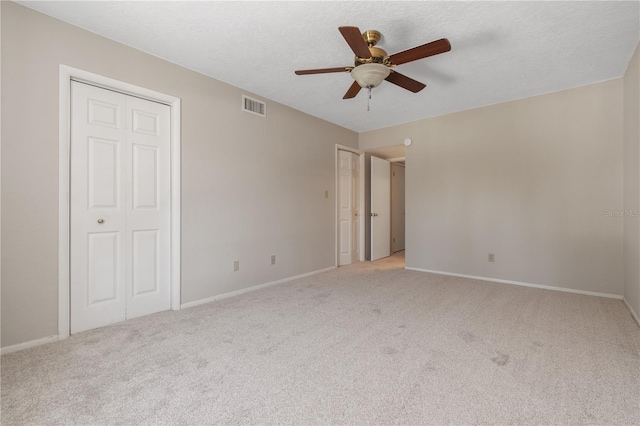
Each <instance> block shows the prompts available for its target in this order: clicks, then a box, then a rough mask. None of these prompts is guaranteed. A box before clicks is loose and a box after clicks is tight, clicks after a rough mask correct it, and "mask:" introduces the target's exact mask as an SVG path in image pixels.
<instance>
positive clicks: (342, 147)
mask: <svg viewBox="0 0 640 426" xmlns="http://www.w3.org/2000/svg"><path fill="white" fill-rule="evenodd" d="M338 151H348V152H352V153H354V154H356V155H358V156H359V157H360V175H359V176H358V186H359V187H360V188H358V189H359V192H360V197H359V198H360V199H359V200H358V203H359V206H358V208H359V211H360V216H361V217H360V221H359V223H360V229H359V230H358V252H359V257H360V258H359V259H358V260H360V261H363V260H364V229H365V226H364V216H363V215H364V153H363V152H362V151H360V150H358V149H355V148H351V147H350V146H346V145H340V144H336V152H335V173H334V177H335V186H334V191H333V192H334V193H335V197H334V198H335V209H334V210H335V211H334V213H335V244H334V246H335V249H336V253H335V257H336V263H335V266H336V267H337V266H338V265H340V248H339V247H338V242H339V236H338V233H339V229H338V228H339V225H340V223H339V222H340V221H339V220H338V179H339V176H338V175H339V173H340V170H339V167H338V164H339V162H338Z"/></svg>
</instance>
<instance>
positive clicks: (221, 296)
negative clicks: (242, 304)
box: [180, 266, 336, 309]
mask: <svg viewBox="0 0 640 426" xmlns="http://www.w3.org/2000/svg"><path fill="white" fill-rule="evenodd" d="M332 269H336V267H335V266H331V267H329V268H324V269H318V270H317V271H312V272H307V273H306V274H301V275H296V276H294V277H288V278H283V279H281V280H277V281H270V282H268V283H264V284H258V285H254V286H251V287H247V288H243V289H240V290H236V291H231V292H229V293H223V294H219V295H217V296H211V297H207V298H205V299H200V300H194V301H193V302H187V303H184V304H182V305H180V309H185V308H193V307H194V306H198V305H204V304H205V303H211V302H215V301H216V300H220V299H226V298H227V297H232V296H237V295H239V294H243V293H248V292H250V291H254V290H258V289H261V288H265V287H271V286H272V285H276V284H282V283H286V282H288V281H293V280H297V279H298V278H304V277H310V276H311V275H316V274H320V273H322V272H326V271H330V270H332Z"/></svg>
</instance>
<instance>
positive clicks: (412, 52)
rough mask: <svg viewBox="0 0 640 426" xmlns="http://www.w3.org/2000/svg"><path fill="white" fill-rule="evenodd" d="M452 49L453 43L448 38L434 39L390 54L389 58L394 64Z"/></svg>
mask: <svg viewBox="0 0 640 426" xmlns="http://www.w3.org/2000/svg"><path fill="white" fill-rule="evenodd" d="M450 50H451V43H449V40H447V39H446V38H442V39H440V40H436V41H432V42H431V43H427V44H423V45H422V46H418V47H414V48H413V49H409V50H405V51H402V52H400V53H396V54H394V55H391V56H389V60H390V61H391V63H392V64H394V65H400V64H405V63H407V62H411V61H416V60H418V59H423V58H426V57H429V56H433V55H438V54H440V53H444V52H448V51H450Z"/></svg>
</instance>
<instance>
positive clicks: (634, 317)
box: [622, 299, 640, 325]
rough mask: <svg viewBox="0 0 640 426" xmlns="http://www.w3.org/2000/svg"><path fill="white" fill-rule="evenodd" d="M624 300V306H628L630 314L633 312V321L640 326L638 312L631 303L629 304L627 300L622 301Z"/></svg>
mask: <svg viewBox="0 0 640 426" xmlns="http://www.w3.org/2000/svg"><path fill="white" fill-rule="evenodd" d="M622 300H624V304H625V305H627V308H629V312H631V316H632V317H633V319H634V320H636V322H637V323H638V325H640V317H638V314H637V313H636V311H634V310H633V308H632V307H631V305H630V304H629V302H627V299H622Z"/></svg>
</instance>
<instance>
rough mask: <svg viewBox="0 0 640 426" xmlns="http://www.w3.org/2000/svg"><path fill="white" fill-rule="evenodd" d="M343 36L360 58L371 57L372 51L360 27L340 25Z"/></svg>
mask: <svg viewBox="0 0 640 426" xmlns="http://www.w3.org/2000/svg"><path fill="white" fill-rule="evenodd" d="M338 29H339V30H340V33H341V34H342V37H344V39H345V40H346V41H347V44H348V45H349V47H350V48H351V50H353V53H355V54H356V56H357V57H358V58H370V57H371V52H370V51H369V46H367V42H366V41H364V38H363V37H362V34H361V33H360V30H359V29H358V27H339V28H338Z"/></svg>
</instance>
